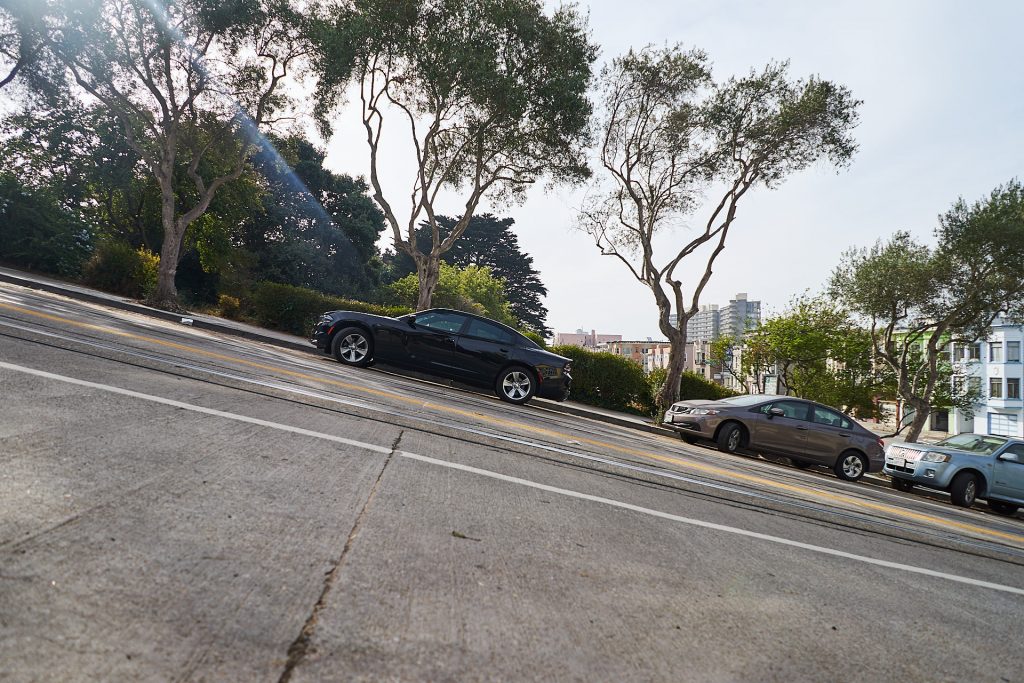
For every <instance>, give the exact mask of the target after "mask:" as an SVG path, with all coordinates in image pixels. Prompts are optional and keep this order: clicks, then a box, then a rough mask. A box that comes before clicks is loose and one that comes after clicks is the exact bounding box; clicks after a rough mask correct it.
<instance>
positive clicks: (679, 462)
mask: <svg viewBox="0 0 1024 683" xmlns="http://www.w3.org/2000/svg"><path fill="white" fill-rule="evenodd" d="M0 308H6V309H9V310H13V311H17V312H19V313H24V314H26V315H30V316H35V317H38V318H43V319H45V320H50V321H53V322H58V323H60V324H62V325H71V326H75V327H79V328H82V329H90V330H95V331H97V332H104V333H107V334H112V335H115V336H119V337H124V338H128V339H134V340H137V341H144V342H148V343H151V344H156V345H158V346H164V347H167V348H173V349H177V350H179V351H186V352H190V353H194V354H197V355H200V356H204V357H207V358H214V359H217V360H222V361H226V362H229V363H235V364H238V365H244V366H248V367H252V368H257V369H260V370H267V371H269V372H276V373H280V374H283V375H287V376H289V377H295V378H299V379H304V380H309V381H313V382H319V383H321V384H329V385H332V386H337V387H340V388H343V389H348V390H350V391H355V392H359V393H363V394H370V395H374V396H381V397H386V398H389V399H392V400H395V401H400V402H402V403H406V404H410V405H416V406H419V407H422V408H427V409H430V410H437V411H439V412H444V413H449V414H452V415H460V416H462V417H466V418H468V419H471V420H481V421H483V422H487V423H490V424H493V425H500V426H504V427H511V428H514V429H521V430H523V431H527V432H531V433H534V434H541V435H544V436H549V437H551V438H554V439H559V440H567V439H574V440H576V441H579V442H581V443H585V444H587V445H590V446H595V447H597V448H604V449H607V450H611V451H615V452H618V453H622V454H625V455H631V456H634V457H637V458H643V459H645V460H655V461H658V462H663V463H668V464H672V465H675V466H677V467H682V468H684V469H688V470H691V471H692V470H696V471H699V472H703V473H705V474H711V475H714V476H718V477H724V478H726V479H733V480H740V481H745V482H748V483H752V484H757V485H759V486H764V487H767V488H771V489H776V490H781V491H788V492H790V493H795V494H799V495H802V496H813V497H815V498H818V499H823V500H826V501H832V502H835V503H840V504H844V505H849V506H852V507H855V508H862V509H868V510H874V511H876V512H883V513H886V514H890V515H894V516H896V517H901V518H903V519H910V520H914V521H918V522H923V523H925V524H930V525H933V526H938V527H945V528H952V529H957V530H959V531H967V532H970V533H975V534H980V535H982V536H988V537H992V538H1000V539H1004V540H1008V541H1012V542H1015V543H1024V535H1021V534H1014V533H1009V532H1005V531H998V530H996V529H986V528H985V527H980V526H977V525H975V524H969V523H967V522H958V521H956V520H952V519H945V518H942V517H934V516H932V515H928V514H924V513H920V512H914V511H912V510H906V509H904V508H899V507H895V506H893V505H888V504H886V503H874V502H871V501H866V500H860V499H857V498H853V497H851V496H846V495H843V494H839V493H829V492H827V491H820V490H817V489H813V488H809V487H806V486H800V485H796V484H787V483H785V482H780V481H775V480H773V479H766V478H764V477H760V476H757V475H752V474H746V473H743V472H734V471H730V470H726V469H722V468H721V467H717V466H715V465H708V464H705V463H700V462H694V461H690V460H683V459H681V458H677V457H673V456H669V455H662V454H660V453H651V452H650V451H643V450H640V449H636V448H629V447H628V446H619V445H617V444H613V443H607V442H604V441H599V440H596V439H590V438H587V437H585V436H580V435H574V434H566V433H565V432H558V431H555V430H551V429H546V428H544V427H535V426H533V425H528V424H524V423H522V422H516V421H514V420H506V419H502V418H499V417H493V416H490V415H484V414H483V413H479V412H474V411H470V410H463V409H461V408H453V407H451V406H445V405H441V404H438V403H432V402H430V401H423V400H421V399H416V398H410V397H408V396H402V395H401V394H397V393H395V392H392V391H386V390H383V389H373V388H371V387H365V386H360V385H358V384H352V383H351V382H345V381H342V380H335V379H331V378H329V377H323V376H320V375H312V374H309V373H306V372H299V371H296V370H288V369H286V368H282V367H279V366H276V365H269V364H266V363H259V362H256V361H251V360H246V359H244V358H237V357H235V356H229V355H227V354H223V353H217V352H215V351H207V350H205V349H200V348H196V347H194V346H189V345H188V344H179V343H177V342H171V341H165V340H163V339H156V338H155V337H148V336H145V335H139V334H134V333H132V332H125V331H123V330H117V329H114V328H110V327H104V326H102V325H94V324H92V323H84V322H79V321H77V320H68V319H67V318H63V317H60V316H56V315H50V314H48V313H43V312H41V311H34V310H32V309H29V308H25V307H23V306H16V305H13V304H7V303H4V302H0Z"/></svg>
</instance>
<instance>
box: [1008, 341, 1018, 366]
mask: <svg viewBox="0 0 1024 683" xmlns="http://www.w3.org/2000/svg"><path fill="white" fill-rule="evenodd" d="M1006 360H1007V362H1009V363H1019V362H1020V342H1019V341H1008V342H1006Z"/></svg>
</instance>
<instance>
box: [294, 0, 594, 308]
mask: <svg viewBox="0 0 1024 683" xmlns="http://www.w3.org/2000/svg"><path fill="white" fill-rule="evenodd" d="M545 9H546V8H545V4H544V3H542V2H541V1H540V0H475V1H473V2H466V0H431V1H429V2H428V1H426V0H406V1H403V2H394V1H393V0H353V1H352V2H346V3H337V4H334V5H333V6H332V7H331V10H330V15H329V16H328V17H326V18H325V19H324V20H322V21H319V22H318V23H317V24H316V25H315V26H316V28H315V30H314V33H315V36H316V41H317V43H318V48H319V50H318V54H317V56H316V58H315V66H316V68H317V71H318V76H319V79H318V86H319V87H318V98H317V99H318V106H317V120H318V122H319V123H320V125H321V128H322V129H324V130H329V129H330V121H329V118H330V115H331V113H332V111H333V110H334V109H335V108H336V105H337V104H338V103H339V102H340V101H341V100H342V99H343V98H344V96H345V93H346V92H348V90H349V86H350V84H351V81H352V80H355V81H356V82H357V84H358V86H359V90H360V103H361V117H362V122H363V125H364V127H365V130H366V134H367V135H366V139H367V143H368V145H369V152H370V167H371V168H370V177H371V180H372V181H373V182H374V188H375V193H376V196H377V199H378V204H380V205H381V207H382V208H383V209H384V211H385V213H386V215H387V218H388V221H389V222H390V223H391V226H392V237H393V239H394V244H395V248H396V250H400V251H404V252H405V253H407V254H409V255H410V256H413V257H414V258H415V259H416V260H417V262H418V263H419V264H420V267H419V269H418V271H417V272H418V275H419V277H420V278H421V280H420V295H419V296H418V297H417V304H416V305H417V306H418V307H423V308H426V307H428V306H430V305H432V303H433V302H432V301H431V296H432V293H433V290H434V285H435V278H436V274H437V267H438V261H439V259H440V256H441V254H443V253H444V252H446V251H448V250H449V249H450V248H451V246H452V244H453V243H454V242H455V241H456V240H457V239H459V237H460V236H461V235H462V233H463V232H464V231H465V229H466V227H467V225H468V222H469V220H470V219H471V218H472V216H473V213H474V211H476V209H477V207H478V206H479V205H480V203H481V201H482V200H483V199H484V197H485V196H487V197H498V198H500V199H503V200H509V201H519V200H522V199H523V198H524V197H525V193H526V191H527V189H528V188H530V187H532V186H533V185H534V184H535V183H536V182H537V181H538V180H539V179H541V178H542V177H546V178H547V179H549V180H550V181H551V182H552V183H562V182H569V183H576V182H580V181H582V180H584V179H586V178H587V177H588V176H589V174H590V170H589V168H588V166H587V146H588V144H587V143H588V142H589V138H590V129H589V125H588V124H589V118H590V114H591V104H590V100H589V98H588V96H587V93H588V89H589V86H590V81H591V64H592V63H593V61H594V60H595V59H596V57H597V46H596V45H593V44H592V43H591V42H590V37H589V32H588V29H587V26H586V19H585V17H584V16H583V15H581V14H580V13H579V12H578V11H577V10H576V8H575V7H572V6H569V5H566V6H562V7H560V8H558V9H555V10H554V11H553V12H551V13H550V14H547V13H546V12H545ZM393 117H398V119H400V120H402V121H403V122H405V121H406V117H408V118H409V120H411V121H414V122H418V121H423V122H429V124H428V125H424V126H420V125H418V124H417V125H413V126H411V127H410V126H408V125H404V124H403V125H402V126H393V125H386V122H387V121H388V120H389V119H391V118H393ZM384 131H388V133H387V134H384ZM391 131H400V132H399V133H398V134H399V135H410V136H411V137H412V140H409V142H410V143H411V144H409V145H408V147H409V149H411V150H413V149H414V150H415V157H414V159H415V164H414V166H413V167H412V168H414V173H415V176H414V177H415V180H413V183H412V184H413V186H414V187H415V188H416V190H415V192H414V193H413V196H412V197H411V201H410V202H409V203H408V204H406V205H405V206H406V207H408V213H404V207H402V205H401V204H399V201H401V202H402V203H404V202H405V199H404V197H403V198H401V199H399V198H397V197H394V196H392V197H386V196H384V192H383V190H382V189H381V186H380V184H379V182H378V181H377V178H378V175H379V169H378V161H377V160H378V158H379V150H380V149H381V145H387V144H388V136H389V135H394V133H392V132H391ZM456 192H457V193H461V195H462V196H461V198H460V199H461V201H460V203H462V205H463V206H465V213H464V214H463V215H462V217H461V218H460V219H459V221H458V223H457V225H456V226H455V227H454V228H453V229H452V231H451V234H450V235H449V236H448V237H447V238H445V239H442V238H441V237H440V236H439V234H438V225H437V223H436V221H435V219H434V214H435V211H434V207H433V203H434V199H435V198H436V197H437V196H439V193H440V195H441V196H445V195H447V194H450V193H456ZM396 207H398V208H396ZM400 214H401V215H400ZM423 218H426V219H427V221H428V222H429V223H430V226H431V248H430V250H429V251H426V252H423V251H421V250H420V249H419V248H418V246H417V244H416V236H415V234H414V226H415V225H416V224H417V223H418V222H419V221H420V220H421V219H423ZM400 225H408V226H409V228H408V230H407V232H405V233H403V232H402V230H401V228H400V227H399V226H400Z"/></svg>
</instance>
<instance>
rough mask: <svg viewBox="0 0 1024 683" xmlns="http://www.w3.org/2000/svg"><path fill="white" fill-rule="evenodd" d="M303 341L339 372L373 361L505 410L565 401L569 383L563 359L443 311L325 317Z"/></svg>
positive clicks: (506, 331) (489, 323)
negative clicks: (450, 382) (454, 385)
mask: <svg viewBox="0 0 1024 683" xmlns="http://www.w3.org/2000/svg"><path fill="white" fill-rule="evenodd" d="M310 342H311V343H312V344H314V345H315V346H316V347H317V348H318V349H321V350H323V351H324V352H327V353H331V354H333V355H334V357H335V358H337V359H338V361H339V362H341V363H344V364H345V365H353V366H355V367H365V366H367V365H369V364H370V363H372V362H374V361H378V360H379V361H380V362H382V363H387V364H390V365H396V366H399V367H406V368H409V369H412V370H418V371H420V372H426V373H429V374H433V375H440V376H442V377H450V378H452V379H456V380H459V381H462V382H465V383H467V384H475V385H478V386H485V387H492V388H493V389H494V391H495V392H496V393H497V394H498V396H499V397H500V398H501V399H502V400H504V401H508V402H509V403H517V404H521V403H526V402H527V401H529V400H530V399H531V398H533V397H534V396H535V395H536V396H541V397H543V398H550V399H554V400H556V401H564V400H565V399H567V398H568V397H569V385H570V383H571V382H572V376H571V375H570V374H569V359H568V358H564V357H562V356H558V355H555V354H553V353H550V352H548V351H545V350H544V349H542V348H540V347H539V346H538V345H537V344H535V343H534V342H533V341H531V340H530V339H528V338H527V337H525V336H523V335H522V334H520V333H519V332H516V331H515V330H513V329H512V328H511V327H507V326H505V325H502V324H501V323H499V322H495V321H494V320H489V319H488V318H483V317H481V316H477V315H473V314H471V313H463V312H461V311H452V310H448V309H445V308H432V309H430V310H428V311H420V312H419V313H412V314H409V315H403V316H401V317H400V318H387V317H385V316H381V315H371V314H369V313H356V312H353V311H328V312H327V313H324V314H323V315H322V316H321V317H320V320H319V321H318V322H317V323H316V325H315V326H314V327H313V333H312V334H311V336H310Z"/></svg>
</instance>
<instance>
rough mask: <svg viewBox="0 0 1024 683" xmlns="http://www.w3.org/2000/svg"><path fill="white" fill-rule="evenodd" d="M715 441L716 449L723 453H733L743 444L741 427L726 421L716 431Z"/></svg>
mask: <svg viewBox="0 0 1024 683" xmlns="http://www.w3.org/2000/svg"><path fill="white" fill-rule="evenodd" d="M715 442H716V443H717V444H718V450H720V451H722V452H723V453H735V452H736V451H738V450H739V449H740V446H742V445H743V427H741V426H740V425H738V424H736V423H735V422H728V423H726V424H725V425H724V426H723V427H722V429H721V430H720V431H719V432H718V438H717V439H715Z"/></svg>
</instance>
